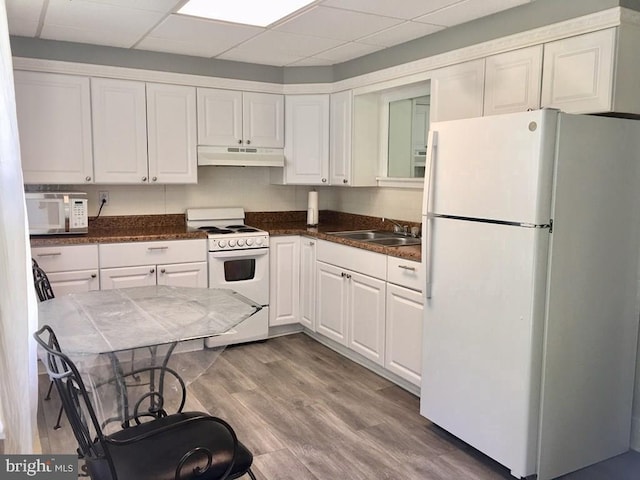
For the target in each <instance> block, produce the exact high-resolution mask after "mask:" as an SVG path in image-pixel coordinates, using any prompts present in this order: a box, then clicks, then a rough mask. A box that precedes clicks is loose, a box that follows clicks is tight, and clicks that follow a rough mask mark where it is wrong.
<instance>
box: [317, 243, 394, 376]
mask: <svg viewBox="0 0 640 480" xmlns="http://www.w3.org/2000/svg"><path fill="white" fill-rule="evenodd" d="M316 254H317V262H316V268H317V272H316V278H317V295H318V297H317V305H318V307H317V311H316V313H317V315H316V322H317V323H316V331H317V332H318V333H320V334H322V335H325V336H326V337H328V338H331V339H332V340H334V341H336V342H338V343H340V344H342V345H344V346H346V347H349V348H350V349H351V350H353V351H354V352H357V353H359V354H360V355H362V356H363V357H365V358H367V359H369V360H371V361H373V362H375V363H377V364H379V365H383V364H384V333H385V292H386V281H385V279H386V268H387V267H386V256H385V255H381V254H379V253H373V252H368V251H366V250H360V249H357V248H353V247H347V246H344V245H339V244H337V243H331V242H325V241H318V249H317V251H316Z"/></svg>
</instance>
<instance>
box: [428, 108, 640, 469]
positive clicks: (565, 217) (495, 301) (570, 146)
mask: <svg viewBox="0 0 640 480" xmlns="http://www.w3.org/2000/svg"><path fill="white" fill-rule="evenodd" d="M639 200H640V121H635V120H626V119H618V118H604V117H595V116H586V115H568V114H564V113H560V112H558V111H557V110H538V111H534V112H523V113H516V114H508V115H500V116H491V117H480V118H473V119H466V120H457V121H450V122H439V123H434V124H433V125H432V127H431V131H430V133H429V140H428V154H427V165H426V174H425V191H424V201H423V219H422V220H423V250H422V255H423V265H424V268H425V279H426V283H427V285H426V286H425V289H424V292H425V308H424V329H423V331H424V338H423V349H424V350H423V369H422V387H421V402H420V412H421V414H422V415H423V416H425V417H426V418H428V419H429V420H431V421H432V422H433V423H435V424H437V425H439V426H440V427H442V428H444V429H445V430H447V431H449V432H450V433H452V434H453V435H455V436H457V437H459V438H460V439H462V440H464V441H465V442H467V443H468V444H470V445H472V446H473V447H475V448H476V449H478V450H480V451H481V452H483V453H485V454H486V455H488V456H489V457H491V458H493V459H494V460H496V461H498V462H499V463H501V464H503V465H504V466H506V467H508V468H509V469H510V470H511V473H512V475H513V476H515V477H525V476H528V475H532V474H537V475H538V479H539V480H547V479H551V478H555V477H557V476H559V475H562V474H565V473H567V472H570V471H574V470H577V469H579V468H582V467H584V466H587V465H590V464H593V463H596V462H598V461H601V460H603V459H606V458H609V457H612V456H614V455H617V454H620V453H623V452H626V451H627V450H628V449H629V436H630V430H631V407H632V397H633V387H634V374H635V364H636V349H637V339H638V317H639V312H640V307H639V300H638V261H639V252H640V233H639V229H640V201H639Z"/></svg>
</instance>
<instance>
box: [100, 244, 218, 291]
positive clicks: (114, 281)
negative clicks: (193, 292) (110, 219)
mask: <svg viewBox="0 0 640 480" xmlns="http://www.w3.org/2000/svg"><path fill="white" fill-rule="evenodd" d="M99 251H100V267H101V268H100V284H101V288H102V290H108V289H112V288H127V287H140V286H148V285H156V284H157V285H170V286H178V287H201V288H206V287H207V286H208V281H207V241H206V240H205V239H197V240H172V241H158V242H135V243H113V244H103V245H100V249H99Z"/></svg>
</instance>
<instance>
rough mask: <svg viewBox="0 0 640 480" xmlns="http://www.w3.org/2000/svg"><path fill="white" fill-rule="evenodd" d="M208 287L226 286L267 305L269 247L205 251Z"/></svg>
mask: <svg viewBox="0 0 640 480" xmlns="http://www.w3.org/2000/svg"><path fill="white" fill-rule="evenodd" d="M209 288H230V289H232V290H235V291H236V292H238V293H240V294H241V295H244V296H245V297H248V298H249V299H251V300H253V301H254V302H256V303H258V304H260V305H268V304H269V249H268V248H255V249H251V250H231V251H222V252H209Z"/></svg>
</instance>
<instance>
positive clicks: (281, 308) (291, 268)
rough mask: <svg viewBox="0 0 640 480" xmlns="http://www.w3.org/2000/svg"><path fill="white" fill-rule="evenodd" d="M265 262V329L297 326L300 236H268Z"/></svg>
mask: <svg viewBox="0 0 640 480" xmlns="http://www.w3.org/2000/svg"><path fill="white" fill-rule="evenodd" d="M269 263H270V265H269V277H270V278H269V285H270V292H269V326H271V327H273V326H276V325H287V324H291V323H298V322H299V318H298V309H299V302H300V237H298V236H290V237H271V239H270V243H269Z"/></svg>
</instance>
